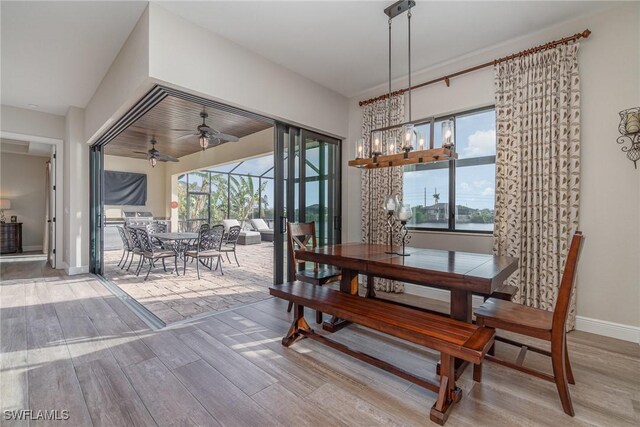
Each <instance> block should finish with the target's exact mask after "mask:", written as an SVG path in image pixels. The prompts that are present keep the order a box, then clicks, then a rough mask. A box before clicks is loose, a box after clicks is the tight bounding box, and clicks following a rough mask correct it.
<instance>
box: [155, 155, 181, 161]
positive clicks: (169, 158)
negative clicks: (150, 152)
mask: <svg viewBox="0 0 640 427" xmlns="http://www.w3.org/2000/svg"><path fill="white" fill-rule="evenodd" d="M156 159H157V160H160V161H161V162H179V161H180V160H178V159H176V158H175V157H172V156H169V155H167V154H156Z"/></svg>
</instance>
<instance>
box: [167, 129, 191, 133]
mask: <svg viewBox="0 0 640 427" xmlns="http://www.w3.org/2000/svg"><path fill="white" fill-rule="evenodd" d="M169 130H170V131H172V132H193V129H169Z"/></svg>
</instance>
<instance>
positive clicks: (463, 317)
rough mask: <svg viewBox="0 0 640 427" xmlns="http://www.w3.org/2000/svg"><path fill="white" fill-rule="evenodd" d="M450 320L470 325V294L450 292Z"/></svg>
mask: <svg viewBox="0 0 640 427" xmlns="http://www.w3.org/2000/svg"><path fill="white" fill-rule="evenodd" d="M451 318H452V319H456V320H460V321H461V322H467V323H471V292H467V291H461V290H458V289H452V290H451Z"/></svg>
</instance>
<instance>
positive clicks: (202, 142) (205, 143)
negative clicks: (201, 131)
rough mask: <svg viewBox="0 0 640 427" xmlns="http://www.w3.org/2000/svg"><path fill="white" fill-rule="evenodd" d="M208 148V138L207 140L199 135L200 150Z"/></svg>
mask: <svg viewBox="0 0 640 427" xmlns="http://www.w3.org/2000/svg"><path fill="white" fill-rule="evenodd" d="M208 146H209V138H207V137H206V136H205V135H200V148H202V151H204V150H206V149H207V147H208Z"/></svg>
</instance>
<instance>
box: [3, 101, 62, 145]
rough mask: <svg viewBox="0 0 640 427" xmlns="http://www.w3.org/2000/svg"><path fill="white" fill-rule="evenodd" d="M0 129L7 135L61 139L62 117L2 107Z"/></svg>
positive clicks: (6, 106)
mask: <svg viewBox="0 0 640 427" xmlns="http://www.w3.org/2000/svg"><path fill="white" fill-rule="evenodd" d="M0 129H2V131H3V132H7V133H17V134H22V135H31V136H42V137H46V138H55V139H62V138H63V137H64V117H62V116H56V115H55V114H48V113H42V112H40V111H34V110H27V109H24V108H17V107H11V106H8V105H2V106H0Z"/></svg>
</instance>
